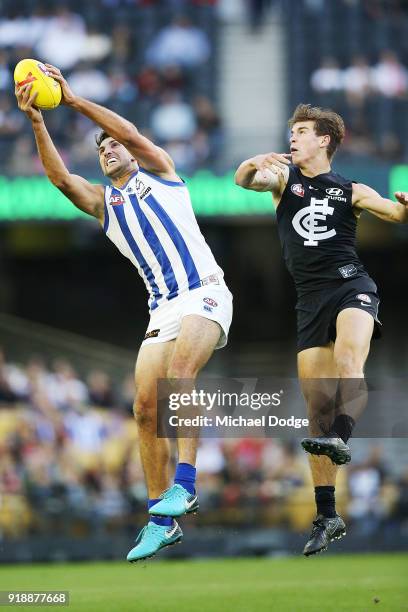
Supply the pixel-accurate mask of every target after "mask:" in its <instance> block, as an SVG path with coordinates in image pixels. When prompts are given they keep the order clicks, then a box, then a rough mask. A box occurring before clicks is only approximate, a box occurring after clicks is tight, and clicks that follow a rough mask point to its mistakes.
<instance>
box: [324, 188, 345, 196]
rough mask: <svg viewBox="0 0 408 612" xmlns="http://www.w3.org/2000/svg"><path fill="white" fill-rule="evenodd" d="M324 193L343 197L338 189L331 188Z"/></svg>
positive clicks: (341, 191)
mask: <svg viewBox="0 0 408 612" xmlns="http://www.w3.org/2000/svg"><path fill="white" fill-rule="evenodd" d="M326 193H328V194H329V195H332V196H340V195H343V190H342V189H339V188H338V187H331V188H330V189H326Z"/></svg>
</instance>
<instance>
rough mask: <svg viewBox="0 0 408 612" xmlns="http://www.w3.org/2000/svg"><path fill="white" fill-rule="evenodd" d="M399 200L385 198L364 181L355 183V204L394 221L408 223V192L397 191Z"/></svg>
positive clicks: (358, 207)
mask: <svg viewBox="0 0 408 612" xmlns="http://www.w3.org/2000/svg"><path fill="white" fill-rule="evenodd" d="M394 195H395V197H396V199H397V200H398V201H397V202H393V201H392V200H389V199H388V198H383V197H381V196H380V194H379V193H377V192H376V191H375V190H374V189H372V188H371V187H368V185H364V184H363V183H353V206H354V207H355V208H356V209H358V210H368V212H370V213H372V214H373V215H376V216H377V217H380V219H383V220H384V221H390V222H392V223H408V193H404V192H402V191H397V192H395V194H394Z"/></svg>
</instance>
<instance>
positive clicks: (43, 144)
mask: <svg viewBox="0 0 408 612" xmlns="http://www.w3.org/2000/svg"><path fill="white" fill-rule="evenodd" d="M31 88H32V84H31V83H27V84H26V85H23V86H21V87H17V86H16V89H15V94H16V97H17V102H18V107H19V108H20V110H22V111H23V112H25V114H26V115H27V117H28V118H29V119H30V121H31V127H32V128H33V132H34V136H35V141H36V144H37V149H38V154H39V156H40V159H41V163H42V165H43V167H44V170H45V173H46V175H47V176H48V178H49V180H50V181H51V183H53V185H55V186H56V187H58V189H59V190H60V191H62V193H63V194H64V195H66V196H67V197H68V198H69V199H70V200H71V202H72V203H73V204H75V206H76V207H77V208H79V209H80V210H83V211H84V212H86V213H88V214H89V215H92V216H93V217H96V218H97V219H98V220H99V221H100V222H101V223H103V216H104V188H103V186H102V185H93V184H92V183H89V182H88V181H87V180H85V179H84V178H82V176H77V175H76V174H70V173H69V171H68V169H67V167H66V166H65V164H64V162H63V160H62V159H61V156H60V154H59V153H58V151H57V149H56V148H55V145H54V143H53V142H52V139H51V136H50V135H49V133H48V130H47V128H46V126H45V123H44V119H43V116H42V113H41V111H40V110H39V109H38V108H36V107H35V106H33V104H34V103H35V99H36V97H37V94H33V95H31V93H30V91H31Z"/></svg>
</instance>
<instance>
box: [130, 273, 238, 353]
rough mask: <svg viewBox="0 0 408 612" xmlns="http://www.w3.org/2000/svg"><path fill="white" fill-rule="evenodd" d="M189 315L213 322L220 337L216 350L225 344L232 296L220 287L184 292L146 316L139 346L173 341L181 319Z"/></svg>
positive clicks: (230, 317) (223, 284)
mask: <svg viewBox="0 0 408 612" xmlns="http://www.w3.org/2000/svg"><path fill="white" fill-rule="evenodd" d="M192 314H195V315H200V316H201V317H204V318H205V319H210V320H211V321H216V322H217V323H218V324H219V325H220V326H221V329H222V333H221V335H220V339H219V341H218V344H217V346H216V347H215V348H216V349H219V348H222V347H223V346H225V345H226V344H227V341H228V332H229V328H230V325H231V320H232V293H231V291H230V290H229V289H228V287H227V286H226V285H225V283H222V284H221V285H216V284H209V285H205V286H204V287H197V289H192V290H191V291H184V292H183V293H181V294H180V295H178V296H177V297H175V298H173V299H172V300H170V301H168V302H165V303H164V304H162V305H161V306H159V307H158V308H156V310H154V311H153V312H152V314H151V316H150V321H149V325H148V327H147V330H146V335H145V337H144V340H143V342H142V346H146V345H147V344H154V343H156V342H168V341H169V340H174V339H175V338H177V336H178V335H179V332H180V328H181V321H182V319H183V317H185V316H186V315H192Z"/></svg>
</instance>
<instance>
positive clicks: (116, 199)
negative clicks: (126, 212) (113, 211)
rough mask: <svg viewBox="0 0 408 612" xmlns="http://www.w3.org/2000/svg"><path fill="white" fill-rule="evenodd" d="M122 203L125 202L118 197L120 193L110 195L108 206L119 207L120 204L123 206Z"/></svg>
mask: <svg viewBox="0 0 408 612" xmlns="http://www.w3.org/2000/svg"><path fill="white" fill-rule="evenodd" d="M124 203H125V200H124V199H123V197H122V196H121V195H120V193H118V194H114V195H111V197H110V198H109V204H111V206H120V205H121V204H124Z"/></svg>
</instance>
